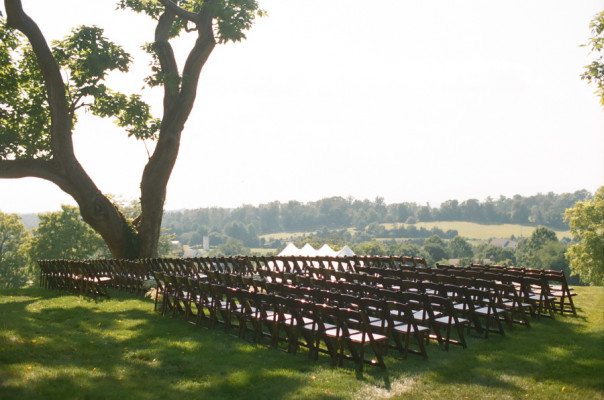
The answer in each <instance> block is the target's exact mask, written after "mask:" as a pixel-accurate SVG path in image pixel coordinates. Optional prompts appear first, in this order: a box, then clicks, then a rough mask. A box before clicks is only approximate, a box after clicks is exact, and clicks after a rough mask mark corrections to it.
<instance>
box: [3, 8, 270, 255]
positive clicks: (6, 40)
mask: <svg viewBox="0 0 604 400" xmlns="http://www.w3.org/2000/svg"><path fill="white" fill-rule="evenodd" d="M4 5H5V11H6V21H4V20H0V129H1V131H0V178H23V177H37V178H42V179H46V180H48V181H50V182H53V183H54V184H56V185H57V186H58V187H60V188H61V189H62V190H63V191H65V192H66V193H68V194H69V195H71V196H72V197H73V198H74V200H75V201H76V202H77V204H78V206H79V208H80V213H81V215H82V217H83V219H84V221H86V222H87V223H88V224H89V225H90V226H91V227H92V228H93V229H94V230H96V231H97V232H98V233H99V234H100V235H101V236H102V238H103V240H104V241H105V242H106V243H107V246H108V247H109V249H110V251H111V253H112V254H113V256H114V257H120V258H121V257H127V258H135V257H151V256H156V255H157V244H158V240H159V236H160V227H161V220H162V214H163V206H164V201H165V198H166V186H167V184H168V180H169V179H170V175H171V173H172V169H173V167H174V164H175V162H176V158H177V156H178V151H179V145H180V137H181V133H182V131H183V128H184V124H185V122H186V121H187V119H188V117H189V114H190V112H191V110H192V108H193V103H194V101H195V97H196V95H197V84H198V80H199V76H200V73H201V70H202V68H203V66H204V64H205V62H206V61H207V59H208V57H209V56H210V54H211V52H212V50H213V49H214V47H215V45H216V44H217V43H226V42H228V41H240V40H242V39H244V38H245V31H246V30H248V29H249V28H250V27H251V24H252V23H253V21H254V18H255V17H257V16H260V15H262V14H263V11H262V10H260V9H259V8H258V4H257V1H256V0H180V1H179V0H120V1H119V2H118V8H121V9H130V10H133V11H135V12H138V13H144V14H147V15H148V16H149V17H151V18H153V19H154V20H156V21H157V26H156V30H155V38H154V41H153V42H152V43H149V44H147V45H145V48H146V50H147V51H148V52H149V53H150V54H151V55H152V57H153V64H152V67H151V69H152V73H151V75H150V76H149V77H148V78H147V79H146V84H147V85H149V86H162V87H163V89H164V94H163V117H162V118H161V120H160V119H155V118H153V117H152V115H151V112H150V107H149V106H148V105H147V104H146V103H145V102H143V101H142V100H141V98H140V97H139V96H137V95H131V96H126V95H125V94H122V93H119V92H116V91H113V90H111V89H109V88H108V87H107V86H106V85H105V77H106V76H107V74H108V73H109V72H110V71H114V70H118V71H122V72H126V71H128V66H129V63H130V61H131V60H130V55H129V54H128V53H126V52H125V51H124V50H123V49H122V48H121V47H120V46H118V45H116V44H114V43H112V42H110V41H108V40H107V39H106V38H104V37H103V31H102V30H101V29H100V28H97V27H84V26H82V27H78V28H76V29H74V30H73V31H72V34H71V35H70V36H68V37H67V38H65V39H64V40H62V41H59V42H55V43H53V44H52V47H51V46H49V45H48V43H47V41H46V39H45V38H44V35H43V34H42V32H41V31H40V29H39V28H38V26H37V24H36V23H35V22H34V21H33V20H32V19H31V18H30V17H29V16H28V15H27V14H26V12H25V10H24V9H23V6H22V4H21V0H4ZM72 11H74V12H75V10H72ZM183 32H187V33H191V34H195V35H196V40H195V43H194V45H193V46H192V48H191V50H190V52H189V54H188V56H187V58H186V61H185V63H184V66H183V67H182V69H179V67H178V64H177V60H176V57H175V55H174V52H173V50H172V45H171V42H170V41H171V40H172V39H175V38H176V37H177V36H179V35H180V34H182V33H183ZM21 34H22V35H24V36H25V38H26V40H25V39H24V38H23V36H22V35H21ZM26 41H27V42H28V44H27V43H26ZM84 110H86V111H89V112H91V113H92V114H93V115H97V116H99V117H111V118H114V119H115V120H116V121H117V123H118V125H119V126H121V127H123V128H124V129H125V130H126V132H127V133H128V135H129V136H134V137H136V138H137V139H155V140H157V144H156V146H155V150H154V151H153V154H151V155H150V157H149V161H148V163H147V165H146V166H145V168H144V172H143V175H142V178H141V183H140V188H141V197H140V201H141V212H140V214H139V215H138V216H137V217H136V218H134V219H132V220H131V219H129V218H127V217H126V216H124V214H123V213H121V212H120V210H119V208H118V207H117V206H116V205H115V204H114V203H112V202H111V200H110V199H109V198H108V197H107V196H105V195H104V194H103V193H102V192H101V191H100V190H99V188H98V187H97V186H96V184H95V183H94V182H93V181H92V179H91V178H90V177H89V175H88V174H87V173H86V171H85V170H84V168H83V167H82V165H81V164H80V163H79V161H78V159H77V157H76V155H75V153H74V149H73V141H72V134H73V130H74V127H75V125H76V122H77V115H78V112H81V111H84Z"/></svg>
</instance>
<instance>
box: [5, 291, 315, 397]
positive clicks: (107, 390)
mask: <svg viewBox="0 0 604 400" xmlns="http://www.w3.org/2000/svg"><path fill="white" fill-rule="evenodd" d="M6 294H7V293H6V292H2V295H6ZM17 294H18V293H17V292H15V298H14V299H13V301H9V302H8V303H5V304H3V305H2V308H3V310H2V316H3V320H4V321H6V322H5V323H2V324H1V325H0V330H1V332H0V333H1V334H0V347H1V352H0V360H1V362H0V392H1V393H2V395H1V396H0V397H2V398H3V399H12V398H15V399H17V398H18V399H23V398H40V397H46V398H135V399H136V398H140V399H150V398H151V399H153V398H164V399H171V398H179V399H181V398H183V397H187V398H216V399H220V398H266V397H273V398H284V397H288V394H290V393H293V392H296V391H297V390H298V389H299V388H300V386H301V385H305V384H306V382H302V381H301V379H300V378H299V377H297V376H295V375H291V374H289V373H288V369H289V368H295V369H297V370H300V369H302V370H303V369H304V368H301V367H302V365H300V364H302V363H304V362H307V360H305V359H303V358H300V359H297V358H296V357H293V358H292V357H287V356H285V357H284V355H283V354H281V353H280V352H273V351H267V349H266V348H263V347H261V346H253V345H251V344H248V343H246V342H244V341H242V340H240V339H237V338H233V337H231V336H229V335H226V334H224V333H223V332H220V331H219V330H204V329H201V328H199V327H196V326H192V325H190V324H187V323H184V322H183V321H182V320H174V319H171V318H164V317H161V316H159V315H157V314H156V313H154V312H153V311H152V309H153V305H152V303H150V302H147V301H144V302H143V301H141V300H140V299H134V300H133V299H130V298H128V297H126V296H123V297H121V298H118V299H116V300H117V301H112V302H107V303H105V304H103V305H102V307H100V306H98V305H96V304H94V301H92V302H91V301H90V300H87V299H84V298H82V297H76V296H60V295H59V296H57V295H56V294H54V293H52V291H48V292H44V293H39V292H35V293H32V294H33V296H30V297H27V298H22V299H21V298H18V296H17ZM9 296H10V294H9ZM117 297H119V295H118V296H117ZM84 303H85V304H84ZM120 308H121V309H122V310H120ZM292 364H293V365H292Z"/></svg>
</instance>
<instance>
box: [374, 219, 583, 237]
mask: <svg viewBox="0 0 604 400" xmlns="http://www.w3.org/2000/svg"><path fill="white" fill-rule="evenodd" d="M382 225H383V226H384V227H385V228H386V229H393V228H395V227H396V226H397V225H398V226H401V225H405V227H409V224H392V223H389V224H382ZM414 225H415V226H416V227H417V228H418V229H419V228H421V227H424V228H426V229H432V228H433V227H437V228H440V229H442V230H443V231H445V232H446V231H448V230H449V229H454V230H457V231H458V232H459V236H463V237H465V238H468V239H480V240H487V239H490V238H509V237H511V236H512V235H514V236H515V237H516V238H520V237H529V236H531V234H532V233H533V231H534V230H535V229H537V227H536V226H526V225H515V224H492V225H485V224H477V223H475V222H466V221H435V222H418V223H416V224H414ZM555 232H556V236H558V239H559V240H561V239H562V238H563V237H568V238H570V237H571V234H570V231H555Z"/></svg>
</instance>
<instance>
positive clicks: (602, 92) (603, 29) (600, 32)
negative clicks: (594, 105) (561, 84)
mask: <svg viewBox="0 0 604 400" xmlns="http://www.w3.org/2000/svg"><path fill="white" fill-rule="evenodd" d="M589 27H590V28H591V34H592V36H591V38H589V43H588V44H587V45H585V46H589V47H591V52H592V53H598V55H597V56H596V59H595V60H594V61H593V62H592V63H591V64H589V65H587V66H585V69H586V71H585V72H584V73H583V74H582V75H581V79H585V80H587V81H588V82H589V83H594V84H595V85H596V87H597V89H596V94H597V95H598V96H600V104H601V105H602V107H604V54H601V53H602V50H604V11H602V12H601V13H599V14H597V15H596V16H595V17H594V19H593V20H592V21H591V23H590V24H589Z"/></svg>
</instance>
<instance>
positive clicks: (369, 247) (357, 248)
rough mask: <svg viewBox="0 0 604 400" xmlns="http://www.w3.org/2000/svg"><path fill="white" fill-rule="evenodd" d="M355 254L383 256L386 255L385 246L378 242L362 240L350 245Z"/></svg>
mask: <svg viewBox="0 0 604 400" xmlns="http://www.w3.org/2000/svg"><path fill="white" fill-rule="evenodd" d="M351 249H352V251H354V252H355V254H358V255H362V256H383V255H386V252H387V250H386V247H384V245H383V244H381V243H380V242H363V243H359V244H355V245H353V246H352V248H351Z"/></svg>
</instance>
